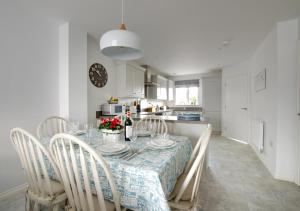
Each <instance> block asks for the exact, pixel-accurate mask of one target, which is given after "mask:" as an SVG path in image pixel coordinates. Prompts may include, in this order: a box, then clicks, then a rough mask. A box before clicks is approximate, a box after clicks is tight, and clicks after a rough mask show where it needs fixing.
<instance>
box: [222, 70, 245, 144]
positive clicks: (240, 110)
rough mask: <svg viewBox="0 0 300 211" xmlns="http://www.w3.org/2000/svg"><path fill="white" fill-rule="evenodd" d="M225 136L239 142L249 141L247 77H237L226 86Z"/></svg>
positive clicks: (226, 81)
mask: <svg viewBox="0 0 300 211" xmlns="http://www.w3.org/2000/svg"><path fill="white" fill-rule="evenodd" d="M224 90H225V92H224V95H225V98H224V102H225V103H224V108H223V112H224V113H223V114H224V122H223V135H224V136H227V137H229V138H233V139H236V140H239V141H243V142H248V140H249V110H248V109H249V108H248V78H247V75H246V74H245V75H237V76H233V77H231V78H229V79H226V80H225V84H224Z"/></svg>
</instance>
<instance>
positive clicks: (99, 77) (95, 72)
mask: <svg viewBox="0 0 300 211" xmlns="http://www.w3.org/2000/svg"><path fill="white" fill-rule="evenodd" d="M89 77H90V80H91V82H92V84H94V86H96V87H99V88H100V87H104V86H105V84H106V83H107V79H108V75H107V72H106V70H105V68H104V67H103V65H101V64H99V63H94V64H93V65H92V66H91V67H90V69H89Z"/></svg>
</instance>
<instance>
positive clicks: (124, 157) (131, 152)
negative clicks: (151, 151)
mask: <svg viewBox="0 0 300 211" xmlns="http://www.w3.org/2000/svg"><path fill="white" fill-rule="evenodd" d="M136 151H137V149H134V148H131V147H130V150H129V152H128V153H125V154H124V155H121V156H120V157H119V158H122V159H126V158H127V157H129V156H131V155H133V154H134V153H135V152H136Z"/></svg>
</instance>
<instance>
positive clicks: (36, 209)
mask: <svg viewBox="0 0 300 211" xmlns="http://www.w3.org/2000/svg"><path fill="white" fill-rule="evenodd" d="M33 211H40V205H39V203H37V202H34V205H33Z"/></svg>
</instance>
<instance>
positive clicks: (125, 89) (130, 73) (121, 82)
mask: <svg viewBox="0 0 300 211" xmlns="http://www.w3.org/2000/svg"><path fill="white" fill-rule="evenodd" d="M144 74H145V70H144V69H143V68H142V67H139V66H137V65H134V64H130V63H127V64H118V65H117V74H116V75H117V76H116V78H117V97H134V98H144V97H145V88H144Z"/></svg>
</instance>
